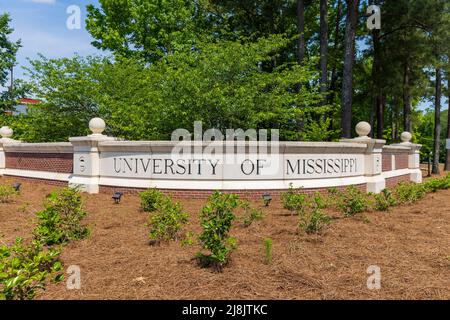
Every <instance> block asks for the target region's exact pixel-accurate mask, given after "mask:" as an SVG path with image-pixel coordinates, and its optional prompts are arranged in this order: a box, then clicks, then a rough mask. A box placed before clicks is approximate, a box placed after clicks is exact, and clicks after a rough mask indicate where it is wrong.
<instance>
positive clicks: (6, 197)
mask: <svg viewBox="0 0 450 320" xmlns="http://www.w3.org/2000/svg"><path fill="white" fill-rule="evenodd" d="M18 194H19V192H18V191H16V189H14V188H13V187H11V186H5V185H0V203H9V202H11V201H12V199H13V198H14V197H15V196H17V195H18Z"/></svg>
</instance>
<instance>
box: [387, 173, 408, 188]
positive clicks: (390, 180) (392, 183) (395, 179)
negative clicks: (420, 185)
mask: <svg viewBox="0 0 450 320" xmlns="http://www.w3.org/2000/svg"><path fill="white" fill-rule="evenodd" d="M409 181H410V180H409V174H405V175H403V176H398V177H392V178H387V179H386V188H392V187H395V186H396V185H397V184H398V183H400V182H409Z"/></svg>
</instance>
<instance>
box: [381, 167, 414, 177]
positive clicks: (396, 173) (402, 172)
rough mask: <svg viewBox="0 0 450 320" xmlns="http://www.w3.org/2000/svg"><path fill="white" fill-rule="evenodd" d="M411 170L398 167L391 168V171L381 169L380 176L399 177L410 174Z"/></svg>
mask: <svg viewBox="0 0 450 320" xmlns="http://www.w3.org/2000/svg"><path fill="white" fill-rule="evenodd" d="M412 171H413V170H411V169H398V170H392V171H383V173H382V176H383V177H384V178H385V179H389V178H394V177H399V176H406V175H408V174H410V173H411V172H412Z"/></svg>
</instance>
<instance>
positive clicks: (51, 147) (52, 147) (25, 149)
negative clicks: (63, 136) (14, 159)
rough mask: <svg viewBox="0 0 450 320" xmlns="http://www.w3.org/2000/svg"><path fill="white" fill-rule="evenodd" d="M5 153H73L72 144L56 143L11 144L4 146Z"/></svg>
mask: <svg viewBox="0 0 450 320" xmlns="http://www.w3.org/2000/svg"><path fill="white" fill-rule="evenodd" d="M3 148H4V150H5V152H18V153H73V146H72V144H71V143H70V142H55V143H11V144H5V145H4V146H3Z"/></svg>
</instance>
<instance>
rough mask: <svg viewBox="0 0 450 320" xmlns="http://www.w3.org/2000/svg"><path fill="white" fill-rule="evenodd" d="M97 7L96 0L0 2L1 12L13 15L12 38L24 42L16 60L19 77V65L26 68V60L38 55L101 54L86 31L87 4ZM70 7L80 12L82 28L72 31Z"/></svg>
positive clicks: (21, 0)
mask: <svg viewBox="0 0 450 320" xmlns="http://www.w3.org/2000/svg"><path fill="white" fill-rule="evenodd" d="M90 3H92V4H98V2H97V0H0V12H1V13H3V12H5V11H6V12H8V13H10V15H11V19H12V23H11V26H12V27H13V28H14V33H13V34H12V35H11V38H12V39H14V40H16V39H21V40H22V48H20V50H19V52H18V55H17V60H18V64H19V67H18V68H17V70H16V75H17V77H20V78H23V77H25V75H24V73H25V71H24V70H22V68H20V66H27V65H29V63H28V62H27V58H31V59H34V58H36V57H37V56H38V54H39V53H41V54H43V55H44V56H46V57H48V58H57V57H70V56H73V55H74V54H75V53H78V54H80V55H83V56H84V55H89V54H101V51H99V50H97V49H96V48H94V47H93V46H92V45H91V41H92V38H91V36H90V35H89V33H88V32H87V31H86V28H85V23H84V20H85V18H86V5H87V4H90ZM70 5H77V6H79V7H80V9H81V29H79V30H77V29H75V30H69V29H68V28H67V27H66V21H67V19H68V17H69V14H67V13H66V10H67V8H68V7H69V6H70Z"/></svg>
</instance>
